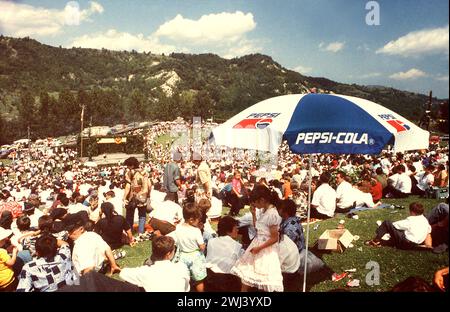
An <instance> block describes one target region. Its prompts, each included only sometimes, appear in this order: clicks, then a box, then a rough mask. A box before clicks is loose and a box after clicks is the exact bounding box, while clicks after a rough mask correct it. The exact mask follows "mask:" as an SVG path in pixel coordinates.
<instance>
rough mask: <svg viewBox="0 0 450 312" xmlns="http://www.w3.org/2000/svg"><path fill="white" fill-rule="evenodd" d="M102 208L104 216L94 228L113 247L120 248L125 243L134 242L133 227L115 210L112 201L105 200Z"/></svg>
mask: <svg viewBox="0 0 450 312" xmlns="http://www.w3.org/2000/svg"><path fill="white" fill-rule="evenodd" d="M100 209H101V212H102V218H101V219H100V220H99V221H98V222H97V223H96V224H95V229H94V230H95V232H96V233H97V234H99V235H100V236H101V237H102V238H103V240H104V241H105V242H106V243H107V244H108V245H109V246H110V247H111V249H117V248H120V247H122V246H123V245H124V244H130V245H131V244H133V243H134V238H133V235H132V234H131V228H130V226H129V224H128V223H127V221H126V220H125V218H124V217H122V216H120V215H118V214H117V213H116V212H115V211H114V206H113V205H112V204H111V203H110V202H104V203H103V204H102V205H101V207H100ZM124 232H126V235H125V233H124Z"/></svg>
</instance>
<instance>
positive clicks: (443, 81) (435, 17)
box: [0, 0, 449, 98]
mask: <svg viewBox="0 0 450 312" xmlns="http://www.w3.org/2000/svg"><path fill="white" fill-rule="evenodd" d="M368 2H370V1H366V0H282V1H279V0H241V1H238V0H236V1H232V0H178V1H175V0H147V1H138V0H134V1H126V2H125V1H119V0H111V1H106V0H96V1H95V2H93V1H84V0H83V1H67V2H66V1H50V0H47V1H5V0H0V33H2V34H4V35H9V36H15V37H24V36H29V37H32V38H35V39H37V40H39V41H41V42H43V43H46V44H50V45H54V46H59V45H62V46H64V47H72V46H77V47H78V46H80V47H91V48H101V47H105V48H108V49H114V50H131V49H135V50H137V51H152V52H153V53H170V52H174V51H175V52H187V53H215V54H218V55H220V56H223V57H227V58H232V57H236V56H242V55H245V54H250V53H256V52H258V53H263V54H267V55H269V56H271V57H272V58H273V59H274V60H275V61H277V62H279V63H280V64H281V65H283V66H284V67H287V68H289V69H293V70H297V71H299V72H300V73H302V74H305V75H308V76H320V77H326V78H329V79H332V80H335V81H339V82H346V83H357V84H364V85H384V86H391V87H394V88H398V89H402V90H408V91H412V92H419V93H428V91H429V90H432V91H433V94H434V95H436V96H438V97H441V98H447V97H448V96H449V87H448V84H449V82H448V79H449V78H448V77H449V48H448V46H449V28H448V27H449V26H448V25H449V21H448V13H449V7H448V1H446V0H428V1H424V0H378V1H372V2H376V3H377V4H378V6H379V21H380V23H379V25H368V24H367V23H366V15H367V14H370V13H371V12H375V11H372V10H371V9H370V8H369V9H366V4H367V3H368ZM371 8H373V6H372V7H371Z"/></svg>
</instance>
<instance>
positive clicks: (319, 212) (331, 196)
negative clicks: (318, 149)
mask: <svg viewBox="0 0 450 312" xmlns="http://www.w3.org/2000/svg"><path fill="white" fill-rule="evenodd" d="M330 179H331V174H330V173H329V172H328V171H326V172H324V173H322V174H321V175H320V179H319V180H320V182H321V183H322V184H321V185H320V186H319V187H318V188H317V189H316V191H315V192H314V194H313V199H312V201H311V218H316V219H328V218H332V217H333V216H334V211H335V209H336V191H335V190H334V189H333V188H332V187H331V186H330V185H329V184H328V183H329V181H330Z"/></svg>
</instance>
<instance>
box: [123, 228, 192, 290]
mask: <svg viewBox="0 0 450 312" xmlns="http://www.w3.org/2000/svg"><path fill="white" fill-rule="evenodd" d="M174 255H175V241H174V239H173V238H172V237H170V236H159V237H155V238H154V239H153V241H152V255H151V261H152V264H151V265H143V266H141V267H137V268H124V269H122V270H121V272H120V275H119V276H120V278H121V279H123V280H124V281H127V282H129V283H131V284H134V285H137V286H139V287H142V288H144V289H145V291H147V292H188V291H189V289H190V286H189V270H188V269H187V267H186V265H184V263H181V262H178V263H174V262H172V261H171V260H172V258H173V257H174Z"/></svg>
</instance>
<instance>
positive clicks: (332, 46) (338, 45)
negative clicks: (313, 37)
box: [319, 41, 345, 53]
mask: <svg viewBox="0 0 450 312" xmlns="http://www.w3.org/2000/svg"><path fill="white" fill-rule="evenodd" d="M344 45H345V42H339V41H336V42H331V43H329V44H328V45H327V46H325V43H324V42H321V43H320V44H319V49H320V50H321V51H326V52H333V53H336V52H339V51H341V50H342V49H343V48H344Z"/></svg>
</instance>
